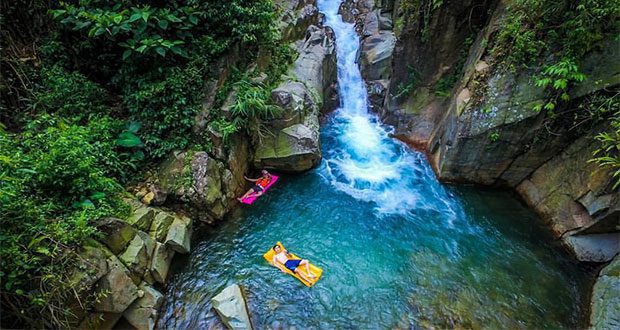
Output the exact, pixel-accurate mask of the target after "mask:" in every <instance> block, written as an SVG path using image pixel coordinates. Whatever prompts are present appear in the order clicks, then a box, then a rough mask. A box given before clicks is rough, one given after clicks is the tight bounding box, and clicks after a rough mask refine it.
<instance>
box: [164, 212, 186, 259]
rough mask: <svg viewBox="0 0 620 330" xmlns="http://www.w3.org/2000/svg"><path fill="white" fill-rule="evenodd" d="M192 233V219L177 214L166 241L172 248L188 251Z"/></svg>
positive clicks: (179, 251) (182, 251)
mask: <svg viewBox="0 0 620 330" xmlns="http://www.w3.org/2000/svg"><path fill="white" fill-rule="evenodd" d="M191 235H192V219H190V218H188V217H184V216H177V217H176V218H174V221H172V224H171V225H170V228H169V229H168V235H167V236H166V241H165V242H164V243H165V244H166V246H169V247H170V248H171V249H172V250H174V251H176V252H178V253H188V252H189V250H190V241H191Z"/></svg>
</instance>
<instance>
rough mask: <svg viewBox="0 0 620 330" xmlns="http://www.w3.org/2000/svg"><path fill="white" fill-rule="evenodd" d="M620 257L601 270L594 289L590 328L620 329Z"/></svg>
mask: <svg viewBox="0 0 620 330" xmlns="http://www.w3.org/2000/svg"><path fill="white" fill-rule="evenodd" d="M619 292H620V257H619V256H616V257H615V258H614V259H613V261H612V262H611V263H610V264H609V265H607V266H606V267H605V268H603V269H602V270H601V272H600V273H599V275H598V278H597V279H596V282H595V283H594V288H593V289H592V298H591V301H590V309H591V313H590V327H591V328H592V329H605V330H612V329H618V328H620V295H619V294H618V293H619Z"/></svg>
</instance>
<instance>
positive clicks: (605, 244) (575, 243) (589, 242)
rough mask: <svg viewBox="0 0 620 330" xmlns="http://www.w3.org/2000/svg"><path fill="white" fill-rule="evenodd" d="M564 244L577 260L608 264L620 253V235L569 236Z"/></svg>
mask: <svg viewBox="0 0 620 330" xmlns="http://www.w3.org/2000/svg"><path fill="white" fill-rule="evenodd" d="M564 242H565V243H566V244H568V245H569V248H570V249H571V250H572V251H573V252H574V253H575V256H576V257H577V260H579V261H589V262H607V261H610V260H611V259H612V258H613V257H615V256H616V255H617V254H618V253H620V233H617V232H616V233H606V234H591V235H574V236H568V237H567V238H565V239H564Z"/></svg>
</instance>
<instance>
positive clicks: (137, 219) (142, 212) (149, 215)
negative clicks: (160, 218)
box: [126, 206, 155, 231]
mask: <svg viewBox="0 0 620 330" xmlns="http://www.w3.org/2000/svg"><path fill="white" fill-rule="evenodd" d="M154 218H155V210H154V209H152V208H150V207H146V206H141V207H138V208H137V209H135V210H134V211H133V212H132V213H131V215H130V216H129V217H128V218H127V219H126V222H127V223H128V224H130V225H132V226H134V227H136V228H137V229H139V230H142V231H148V230H149V228H151V223H152V222H153V219H154Z"/></svg>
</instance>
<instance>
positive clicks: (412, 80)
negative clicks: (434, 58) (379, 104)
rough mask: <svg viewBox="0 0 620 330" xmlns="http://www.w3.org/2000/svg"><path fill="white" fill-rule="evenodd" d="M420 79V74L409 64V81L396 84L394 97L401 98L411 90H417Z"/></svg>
mask: <svg viewBox="0 0 620 330" xmlns="http://www.w3.org/2000/svg"><path fill="white" fill-rule="evenodd" d="M419 81H420V75H419V74H418V73H417V72H416V71H415V69H414V68H413V67H412V66H410V65H407V81H405V82H400V83H399V84H398V85H397V86H396V95H394V97H396V98H399V97H402V96H405V95H409V94H411V92H413V91H414V90H415V88H416V86H417V84H418V82H419Z"/></svg>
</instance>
